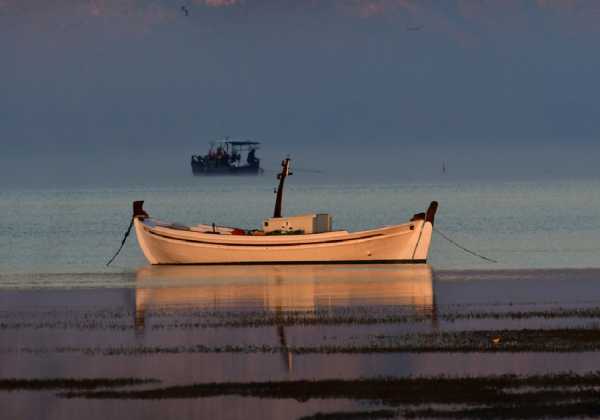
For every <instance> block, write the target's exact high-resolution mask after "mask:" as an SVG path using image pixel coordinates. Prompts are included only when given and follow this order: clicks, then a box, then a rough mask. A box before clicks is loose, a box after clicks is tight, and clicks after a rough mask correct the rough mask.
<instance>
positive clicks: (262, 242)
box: [141, 220, 421, 247]
mask: <svg viewBox="0 0 600 420" xmlns="http://www.w3.org/2000/svg"><path fill="white" fill-rule="evenodd" d="M141 222H142V223H141V224H142V227H143V229H144V231H145V232H148V233H150V234H152V235H155V236H158V237H161V238H164V239H171V240H178V241H185V242H192V243H204V244H212V245H224V246H236V245H238V246H244V247H246V246H299V245H318V244H327V243H340V242H348V241H353V240H360V239H373V238H378V237H382V236H389V235H394V234H398V233H402V234H406V233H409V232H413V231H414V230H416V229H419V227H417V226H416V225H417V224H418V223H419V222H421V221H411V222H408V223H403V224H399V225H392V226H386V227H381V228H376V229H369V230H363V231H358V232H353V233H349V232H348V231H345V230H342V231H338V232H339V233H338V234H332V233H334V232H323V233H314V234H304V235H282V236H250V235H215V234H212V233H202V232H197V231H192V230H190V231H187V230H179V229H176V228H171V227H168V226H164V225H157V226H150V225H149V224H147V223H146V220H141ZM411 227H412V229H411Z"/></svg>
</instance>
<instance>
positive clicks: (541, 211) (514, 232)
mask: <svg viewBox="0 0 600 420" xmlns="http://www.w3.org/2000/svg"><path fill="white" fill-rule="evenodd" d="M274 185H275V181H274V180H273V177H271V176H263V177H256V178H252V177H251V178H191V177H190V179H189V180H187V181H186V185H184V186H177V187H160V188H151V187H133V186H132V187H122V188H112V189H109V188H86V189H76V188H73V189H44V190H19V189H12V190H5V191H2V192H0V275H1V276H3V277H4V280H6V279H7V278H9V277H10V278H12V280H10V281H13V280H14V279H15V276H17V277H16V278H18V276H28V277H29V278H32V276H33V277H35V276H37V275H47V274H63V273H86V274H89V275H90V277H89V278H91V279H92V280H91V281H92V283H93V282H96V281H97V282H100V283H102V282H105V281H106V278H107V277H106V276H105V274H110V273H134V272H135V271H136V270H137V269H138V268H140V267H142V266H144V265H146V264H147V263H146V261H145V259H144V257H143V255H142V254H141V252H140V250H139V248H138V246H137V243H136V239H135V235H132V236H131V237H130V239H129V241H128V243H127V245H126V247H125V249H124V250H123V252H122V254H121V255H120V256H119V257H118V259H117V260H116V262H115V263H114V265H113V266H112V267H110V268H106V267H105V262H106V261H107V260H108V258H109V257H110V256H111V255H112V254H113V253H114V252H115V250H116V248H117V247H118V246H119V244H120V241H121V238H122V235H123V233H124V231H125V229H126V228H127V225H128V223H129V219H130V214H131V202H132V201H133V200H145V201H146V204H145V207H146V209H147V210H148V212H149V213H150V214H151V215H152V216H155V217H158V218H160V219H163V220H167V221H176V222H180V223H212V222H215V223H217V224H225V225H231V226H240V227H245V228H254V227H258V226H260V223H261V221H262V220H263V218H265V217H268V216H270V214H271V213H272V209H273V204H274V194H273V187H274ZM431 200H437V201H439V203H440V209H439V212H438V216H437V222H436V226H437V228H439V229H440V230H442V231H443V232H444V233H446V234H447V235H449V236H450V237H451V238H453V239H454V240H456V241H457V242H459V243H461V244H462V245H464V246H466V247H467V248H470V249H472V250H474V251H476V252H479V253H481V254H483V255H486V256H489V257H491V258H494V259H496V260H498V261H499V263H497V264H491V263H488V262H485V261H483V260H480V259H478V258H476V257H473V256H471V255H468V254H466V253H464V252H463V251H460V250H459V249H457V248H456V247H454V246H453V245H451V244H449V243H448V242H447V241H445V240H444V239H443V238H442V237H441V236H439V235H437V234H434V238H433V244H432V248H431V252H430V264H431V265H432V266H433V268H434V269H435V270H443V269H460V270H462V269H481V268H485V269H496V268H497V269H510V268H517V269H523V268H566V267H579V268H584V267H598V266H600V181H598V180H576V181H543V182H469V183H466V182H446V183H427V184H417V183H413V184H400V183H398V184H389V183H388V184H379V183H370V184H357V183H351V184H345V183H342V182H335V183H333V182H326V183H323V182H321V181H319V180H318V179H316V178H315V179H306V177H301V176H299V177H295V178H292V179H291V180H290V181H289V184H288V186H287V188H286V195H285V199H284V213H285V214H301V213H307V212H329V213H330V214H332V215H333V220H334V227H335V228H344V229H348V230H355V229H363V228H369V227H376V226H380V225H385V224H395V223H402V222H405V221H406V220H407V219H408V218H410V216H412V215H413V214H414V213H416V212H420V211H424V210H425V209H426V208H427V206H428V204H429V202H430V201H431ZM7 276H8V277H7ZM94 276H95V277H94ZM45 278H46V280H44V281H47V282H53V281H66V282H67V285H68V281H69V280H64V278H62V277H60V276H56V277H52V276H46V277H45ZM53 278H54V279H55V280H53ZM60 279H62V280H60ZM94 279H97V280H94ZM7 281H8V280H7Z"/></svg>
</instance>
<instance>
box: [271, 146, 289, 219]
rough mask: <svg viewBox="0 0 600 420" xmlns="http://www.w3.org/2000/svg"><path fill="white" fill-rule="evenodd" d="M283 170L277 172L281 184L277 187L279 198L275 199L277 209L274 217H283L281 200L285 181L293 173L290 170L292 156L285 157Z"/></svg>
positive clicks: (282, 163) (282, 165) (282, 164)
mask: <svg viewBox="0 0 600 420" xmlns="http://www.w3.org/2000/svg"><path fill="white" fill-rule="evenodd" d="M281 168H282V169H281V172H280V173H279V174H277V179H278V180H279V186H278V187H277V191H276V193H277V199H276V200H275V211H273V217H281V202H282V200H283V183H284V181H285V178H286V177H287V176H288V175H293V174H292V173H291V172H290V158H289V157H288V158H285V159H284V160H283V161H282V162H281Z"/></svg>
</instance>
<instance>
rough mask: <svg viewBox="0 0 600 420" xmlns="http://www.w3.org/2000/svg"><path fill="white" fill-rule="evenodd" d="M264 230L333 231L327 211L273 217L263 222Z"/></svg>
mask: <svg viewBox="0 0 600 420" xmlns="http://www.w3.org/2000/svg"><path fill="white" fill-rule="evenodd" d="M263 230H264V231H265V233H269V232H277V231H282V232H294V231H298V230H301V231H303V232H304V233H307V234H309V233H323V232H330V231H331V216H330V215H328V214H325V213H319V214H303V215H300V216H289V217H271V218H270V219H267V220H265V221H264V222H263Z"/></svg>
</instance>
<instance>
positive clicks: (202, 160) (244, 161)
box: [191, 138, 263, 175]
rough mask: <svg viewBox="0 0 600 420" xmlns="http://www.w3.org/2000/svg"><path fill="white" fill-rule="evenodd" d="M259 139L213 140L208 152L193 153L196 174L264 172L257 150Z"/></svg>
mask: <svg viewBox="0 0 600 420" xmlns="http://www.w3.org/2000/svg"><path fill="white" fill-rule="evenodd" d="M259 148H260V143H259V142H257V141H232V140H229V138H226V139H225V140H221V141H217V142H212V143H211V145H210V149H209V150H208V154H206V155H203V156H202V155H192V162H191V163H192V173H193V174H194V175H259V174H261V173H262V172H263V170H262V168H261V167H260V159H259V158H258V157H256V151H257V150H258V149H259Z"/></svg>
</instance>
